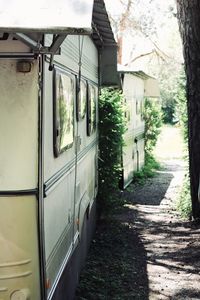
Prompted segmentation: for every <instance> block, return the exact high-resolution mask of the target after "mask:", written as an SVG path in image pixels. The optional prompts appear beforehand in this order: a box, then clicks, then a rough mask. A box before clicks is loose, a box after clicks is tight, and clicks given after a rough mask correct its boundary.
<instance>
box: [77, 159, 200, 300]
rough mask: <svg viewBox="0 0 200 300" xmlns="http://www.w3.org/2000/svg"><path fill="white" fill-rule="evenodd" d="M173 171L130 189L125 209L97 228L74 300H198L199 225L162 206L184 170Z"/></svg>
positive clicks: (166, 170)
mask: <svg viewBox="0 0 200 300" xmlns="http://www.w3.org/2000/svg"><path fill="white" fill-rule="evenodd" d="M173 166H174V165H173V164H172V166H170V165H168V166H167V168H166V169H165V170H163V171H161V172H159V173H158V174H157V175H156V176H155V177H154V178H152V179H150V180H148V181H147V182H146V184H145V185H144V186H139V185H133V184H132V185H130V187H129V188H128V189H127V190H126V191H124V192H122V193H121V194H120V195H119V197H120V198H122V199H124V200H125V201H126V205H125V207H124V208H122V209H121V210H120V211H119V212H118V214H116V215H115V216H114V217H113V218H112V220H106V221H105V220H104V221H102V222H101V223H100V224H98V227H97V231H96V235H95V237H94V240H93V243H92V245H91V249H90V253H89V256H88V260H87V263H86V266H85V268H84V270H83V272H82V274H81V280H80V285H79V287H78V289H77V293H76V298H75V299H76V300H81V299H82V300H83V299H87V300H93V299H97V300H98V299H99V300H104V299H105V300H117V299H118V300H124V299H125V300H126V299H127V300H129V299H130V300H147V299H148V300H162V299H163V300H164V299H174V300H178V299H190V300H192V299H200V287H199V282H200V275H199V274H200V251H199V239H198V237H199V234H200V229H199V225H196V226H195V225H193V223H190V222H181V221H179V220H178V219H177V217H176V216H175V215H174V214H171V212H170V207H169V205H168V206H167V205H166V204H165V205H164V206H163V205H162V203H163V199H165V200H167V201H168V200H169V199H168V198H167V196H166V192H167V191H168V189H169V187H171V183H172V179H174V176H175V173H174V171H177V172H179V171H181V168H180V170H179V169H178V168H177V166H176V167H175V168H174V167H173ZM170 189H171V188H170ZM186 287H187V288H186Z"/></svg>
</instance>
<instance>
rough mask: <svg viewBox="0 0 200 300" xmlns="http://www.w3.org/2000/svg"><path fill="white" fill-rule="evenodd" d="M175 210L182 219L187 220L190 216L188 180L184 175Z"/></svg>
mask: <svg viewBox="0 0 200 300" xmlns="http://www.w3.org/2000/svg"><path fill="white" fill-rule="evenodd" d="M177 210H178V211H179V212H180V214H181V216H182V217H183V218H184V219H189V218H190V217H191V215H192V202H191V196H190V179H189V175H188V174H186V175H185V178H184V182H183V186H182V189H181V192H180V197H179V199H178V201H177Z"/></svg>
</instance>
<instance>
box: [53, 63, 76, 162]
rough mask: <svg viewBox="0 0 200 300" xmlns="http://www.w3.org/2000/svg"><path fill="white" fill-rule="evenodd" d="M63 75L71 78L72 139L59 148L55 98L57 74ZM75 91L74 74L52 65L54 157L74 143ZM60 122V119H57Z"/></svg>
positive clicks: (56, 101)
mask: <svg viewBox="0 0 200 300" xmlns="http://www.w3.org/2000/svg"><path fill="white" fill-rule="evenodd" d="M59 74H60V75H65V76H67V77H68V78H70V79H71V81H72V88H73V90H72V94H73V99H72V105H73V109H72V124H73V129H72V131H73V133H72V136H73V141H72V142H71V143H69V144H67V145H66V146H65V147H63V148H61V149H60V146H58V138H59V136H60V133H58V131H59V129H58V118H57V116H58V107H59V106H58V99H57V76H58V75H59ZM75 91H76V83H75V76H74V75H73V74H72V73H70V72H68V71H66V70H63V69H60V68H59V67H54V70H53V151H54V156H55V157H59V156H60V155H61V154H62V153H64V152H66V150H68V149H70V148H72V146H73V144H74V131H75V120H74V109H75V101H74V100H75V97H76V94H75ZM59 117H60V115H59ZM59 122H60V120H59Z"/></svg>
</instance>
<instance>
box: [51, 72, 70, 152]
mask: <svg viewBox="0 0 200 300" xmlns="http://www.w3.org/2000/svg"><path fill="white" fill-rule="evenodd" d="M73 141H74V78H73V77H72V76H71V75H69V74H68V73H64V72H62V71H59V70H57V69H55V72H54V153H55V155H56V156H58V155H59V154H60V153H61V152H63V151H64V150H66V149H68V148H70V147H71V146H72V144H73Z"/></svg>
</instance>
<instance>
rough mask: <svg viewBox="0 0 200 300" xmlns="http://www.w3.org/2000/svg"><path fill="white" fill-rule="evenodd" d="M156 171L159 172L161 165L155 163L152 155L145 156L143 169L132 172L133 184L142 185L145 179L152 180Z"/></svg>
mask: <svg viewBox="0 0 200 300" xmlns="http://www.w3.org/2000/svg"><path fill="white" fill-rule="evenodd" d="M157 170H161V165H160V164H159V162H157V161H156V159H155V158H154V156H153V155H149V154H146V158H145V165H144V167H143V168H142V169H141V170H140V171H137V172H134V178H133V182H137V183H139V184H144V183H145V181H146V179H148V178H152V177H153V176H154V175H155V174H156V171H157Z"/></svg>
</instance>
